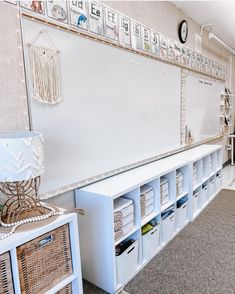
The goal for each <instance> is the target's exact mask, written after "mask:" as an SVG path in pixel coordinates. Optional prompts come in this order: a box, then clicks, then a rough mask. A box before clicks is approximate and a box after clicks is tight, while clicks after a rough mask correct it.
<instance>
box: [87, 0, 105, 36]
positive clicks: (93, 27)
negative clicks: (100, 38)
mask: <svg viewBox="0 0 235 294" xmlns="http://www.w3.org/2000/svg"><path fill="white" fill-rule="evenodd" d="M89 28H90V31H91V32H92V33H95V34H97V35H104V22H103V5H101V4H100V3H97V2H94V1H89Z"/></svg>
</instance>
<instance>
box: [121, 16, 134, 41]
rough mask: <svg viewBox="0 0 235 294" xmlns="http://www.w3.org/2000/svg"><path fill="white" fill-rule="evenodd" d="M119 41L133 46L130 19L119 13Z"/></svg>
mask: <svg viewBox="0 0 235 294" xmlns="http://www.w3.org/2000/svg"><path fill="white" fill-rule="evenodd" d="M119 43H120V44H122V45H127V46H131V30H130V19H129V18H128V17H126V16H125V15H122V14H120V15H119Z"/></svg>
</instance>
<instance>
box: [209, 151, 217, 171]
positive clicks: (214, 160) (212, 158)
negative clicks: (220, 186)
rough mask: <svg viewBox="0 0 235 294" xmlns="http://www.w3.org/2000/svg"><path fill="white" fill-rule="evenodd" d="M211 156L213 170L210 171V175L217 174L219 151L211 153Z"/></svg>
mask: <svg viewBox="0 0 235 294" xmlns="http://www.w3.org/2000/svg"><path fill="white" fill-rule="evenodd" d="M210 158H211V171H210V175H211V176H212V175H213V174H215V172H216V168H217V152H213V153H211V154H210Z"/></svg>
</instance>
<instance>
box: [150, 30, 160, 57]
mask: <svg viewBox="0 0 235 294" xmlns="http://www.w3.org/2000/svg"><path fill="white" fill-rule="evenodd" d="M151 46H152V53H153V54H155V55H158V56H159V55H160V40H159V34H158V33H155V32H153V31H151Z"/></svg>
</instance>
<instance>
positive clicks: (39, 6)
mask: <svg viewBox="0 0 235 294" xmlns="http://www.w3.org/2000/svg"><path fill="white" fill-rule="evenodd" d="M12 2H15V1H12ZM12 2H11V3H12ZM20 6H21V7H24V8H26V9H29V10H31V11H33V12H37V13H41V14H45V8H44V2H43V1H20Z"/></svg>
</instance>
